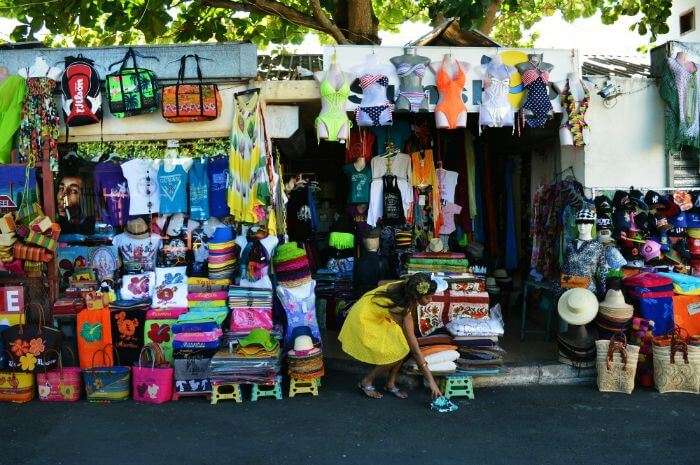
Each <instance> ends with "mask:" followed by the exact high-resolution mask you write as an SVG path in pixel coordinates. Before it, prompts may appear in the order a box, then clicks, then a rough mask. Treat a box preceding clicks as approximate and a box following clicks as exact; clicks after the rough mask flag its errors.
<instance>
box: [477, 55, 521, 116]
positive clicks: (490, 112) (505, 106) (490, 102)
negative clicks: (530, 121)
mask: <svg viewBox="0 0 700 465" xmlns="http://www.w3.org/2000/svg"><path fill="white" fill-rule="evenodd" d="M498 71H505V77H499V76H497V74H496V73H497V72H498ZM499 74H500V73H499ZM510 74H511V73H510V69H509V66H507V65H498V66H497V67H496V69H493V68H492V67H489V68H488V79H489V85H488V87H486V88H485V89H484V93H483V95H482V98H481V105H480V106H479V125H480V126H489V127H492V128H500V127H503V126H512V125H513V113H514V112H513V107H512V106H511V104H510V100H508V95H509V93H510ZM501 76H502V74H501Z"/></svg>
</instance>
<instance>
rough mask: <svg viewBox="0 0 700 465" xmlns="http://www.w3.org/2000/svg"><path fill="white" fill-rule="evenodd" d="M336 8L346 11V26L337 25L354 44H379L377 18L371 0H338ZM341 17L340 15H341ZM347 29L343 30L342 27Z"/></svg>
mask: <svg viewBox="0 0 700 465" xmlns="http://www.w3.org/2000/svg"><path fill="white" fill-rule="evenodd" d="M336 10H338V11H341V12H344V11H346V12H347V27H345V26H344V25H343V26H341V25H340V24H339V25H338V26H339V27H340V28H341V30H343V33H345V36H346V37H347V38H348V40H349V41H350V42H352V43H354V44H379V43H380V42H381V41H380V39H379V20H378V19H377V17H376V16H375V14H374V8H373V7H372V0H338V2H337V7H336ZM341 18H342V16H341ZM345 28H346V29H347V30H344V29H345Z"/></svg>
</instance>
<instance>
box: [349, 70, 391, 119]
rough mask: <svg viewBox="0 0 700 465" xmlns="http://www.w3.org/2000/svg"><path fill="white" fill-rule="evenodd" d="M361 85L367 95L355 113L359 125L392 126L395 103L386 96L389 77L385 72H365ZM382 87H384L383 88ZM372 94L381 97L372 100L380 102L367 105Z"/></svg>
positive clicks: (361, 78)
mask: <svg viewBox="0 0 700 465" xmlns="http://www.w3.org/2000/svg"><path fill="white" fill-rule="evenodd" d="M360 87H362V93H363V95H365V96H364V97H363V98H362V104H360V106H359V107H357V110H356V113H355V118H356V119H357V124H358V126H391V124H392V123H393V115H392V110H393V108H394V105H392V104H391V102H389V100H388V99H387V97H386V88H387V87H389V78H388V77H386V76H384V75H383V74H365V75H363V76H361V77H360ZM382 87H383V89H381V88H382ZM380 89H381V90H380ZM370 96H371V97H375V96H376V97H379V98H377V99H376V100H377V101H376V102H372V103H379V104H378V105H376V104H374V105H366V102H365V100H367V99H369V98H370Z"/></svg>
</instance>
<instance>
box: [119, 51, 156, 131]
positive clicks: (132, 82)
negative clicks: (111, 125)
mask: <svg viewBox="0 0 700 465" xmlns="http://www.w3.org/2000/svg"><path fill="white" fill-rule="evenodd" d="M137 55H138V56H139V57H141V58H151V59H154V60H156V61H157V60H158V58H156V57H151V56H144V55H141V54H139V53H138V52H136V51H135V50H134V49H133V48H131V47H129V50H127V52H126V54H125V55H124V58H122V59H121V60H120V61H117V62H115V63H112V64H111V65H109V69H112V67H114V66H116V65H121V66H119V71H117V72H114V73H111V74H108V75H107V79H106V85H107V100H108V101H109V111H110V112H112V115H114V117H115V118H124V117H125V116H133V115H139V114H142V113H151V112H153V111H155V110H156V109H157V108H159V106H160V105H159V102H158V77H157V76H156V74H155V73H154V72H153V71H151V70H150V69H146V68H139V67H138V66H137V65H136V56H137ZM129 58H131V64H132V66H131V68H127V64H128V62H129Z"/></svg>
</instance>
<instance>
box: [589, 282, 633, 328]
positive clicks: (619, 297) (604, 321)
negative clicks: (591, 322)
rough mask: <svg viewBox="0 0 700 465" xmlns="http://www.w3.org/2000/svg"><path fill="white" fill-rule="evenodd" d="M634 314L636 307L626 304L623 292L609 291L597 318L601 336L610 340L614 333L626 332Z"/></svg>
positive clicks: (600, 306) (596, 321)
mask: <svg viewBox="0 0 700 465" xmlns="http://www.w3.org/2000/svg"><path fill="white" fill-rule="evenodd" d="M633 314H634V307H632V305H629V304H628V303H627V302H625V297H624V295H623V294H622V291H620V290H616V289H609V290H608V292H607V293H606V294H605V299H604V300H603V301H602V302H601V303H600V305H599V307H598V315H596V318H595V323H596V326H597V327H598V331H599V335H600V336H601V337H605V338H608V337H610V336H612V334H614V333H617V332H620V331H624V330H626V329H627V327H628V326H629V323H630V321H632V316H633Z"/></svg>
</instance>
